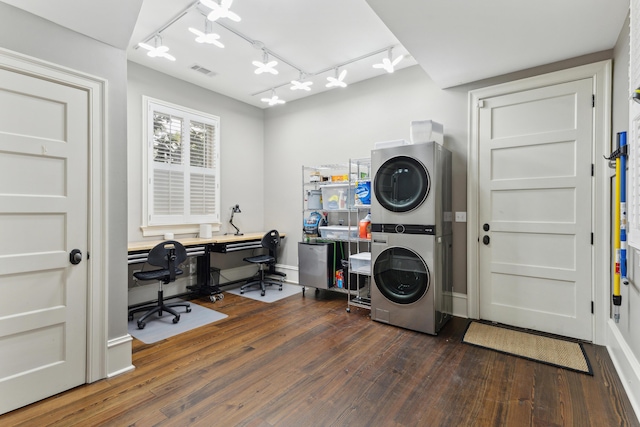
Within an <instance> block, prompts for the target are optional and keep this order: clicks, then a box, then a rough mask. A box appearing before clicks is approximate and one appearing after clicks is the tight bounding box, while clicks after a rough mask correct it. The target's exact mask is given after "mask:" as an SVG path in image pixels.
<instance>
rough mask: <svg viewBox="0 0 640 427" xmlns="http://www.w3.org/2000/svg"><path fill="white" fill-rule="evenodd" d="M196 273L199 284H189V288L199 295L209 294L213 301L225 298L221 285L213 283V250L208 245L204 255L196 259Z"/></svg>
mask: <svg viewBox="0 0 640 427" xmlns="http://www.w3.org/2000/svg"><path fill="white" fill-rule="evenodd" d="M196 273H197V281H198V284H197V285H195V286H187V288H189V289H190V290H191V291H192V292H193V293H194V294H196V295H197V296H209V299H210V300H211V302H216V301H217V300H221V299H223V298H224V294H223V293H222V291H221V290H220V287H219V286H218V285H216V284H214V283H211V252H210V251H209V246H208V245H207V246H206V248H205V252H204V255H202V256H200V257H198V259H197V261H196Z"/></svg>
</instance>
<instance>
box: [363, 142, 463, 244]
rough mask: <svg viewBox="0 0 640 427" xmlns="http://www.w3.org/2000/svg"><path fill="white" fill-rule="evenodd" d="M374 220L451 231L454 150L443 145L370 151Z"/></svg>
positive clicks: (416, 145) (428, 144)
mask: <svg viewBox="0 0 640 427" xmlns="http://www.w3.org/2000/svg"><path fill="white" fill-rule="evenodd" d="M371 169H372V172H373V198H372V201H371V220H372V222H373V223H378V224H405V225H406V224H415V225H425V224H428V225H434V226H435V227H436V233H437V234H439V235H444V234H450V233H451V219H452V218H451V217H452V214H451V152H450V151H449V150H447V149H446V148H444V147H442V146H441V145H440V144H437V143H435V142H428V143H424V144H412V145H402V146H398V147H389V148H381V149H375V150H372V151H371Z"/></svg>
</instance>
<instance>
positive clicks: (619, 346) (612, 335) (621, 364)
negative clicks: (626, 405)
mask: <svg viewBox="0 0 640 427" xmlns="http://www.w3.org/2000/svg"><path fill="white" fill-rule="evenodd" d="M607 350H608V351H609V356H610V357H611V360H612V361H613V365H614V366H615V368H616V371H617V372H618V376H619V377H620V381H621V382H622V385H623V386H624V390H625V391H626V392H627V396H628V397H629V400H630V401H631V406H632V407H633V410H634V411H635V413H636V417H638V419H640V362H638V359H637V358H636V356H635V355H634V354H633V352H632V351H631V348H629V345H628V344H627V342H626V341H625V339H624V337H623V336H622V334H621V333H620V330H619V329H618V327H617V326H616V324H615V322H614V321H613V320H612V319H609V320H608V322H607Z"/></svg>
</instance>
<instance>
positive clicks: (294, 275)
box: [276, 264, 299, 285]
mask: <svg viewBox="0 0 640 427" xmlns="http://www.w3.org/2000/svg"><path fill="white" fill-rule="evenodd" d="M276 270H278V271H282V272H283V273H286V275H287V277H286V278H285V279H284V281H285V282H286V283H293V284H294V285H299V283H298V277H299V276H298V266H297V265H284V264H276Z"/></svg>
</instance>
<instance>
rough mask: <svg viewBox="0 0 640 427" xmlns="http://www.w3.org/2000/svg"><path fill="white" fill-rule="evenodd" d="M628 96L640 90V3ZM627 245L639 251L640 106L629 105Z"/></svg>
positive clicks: (637, 0) (633, 25)
mask: <svg viewBox="0 0 640 427" xmlns="http://www.w3.org/2000/svg"><path fill="white" fill-rule="evenodd" d="M630 8H631V11H630V40H629V45H630V51H629V93H633V91H634V90H635V89H636V88H638V87H640V0H631V2H630ZM627 144H628V145H629V158H628V159H629V160H628V167H629V173H628V175H627V176H628V185H627V212H628V218H627V222H628V226H627V229H628V233H629V235H628V238H627V240H628V243H629V245H630V246H633V247H635V248H637V249H640V104H638V103H637V102H635V101H633V100H630V101H629V130H628V132H627Z"/></svg>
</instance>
